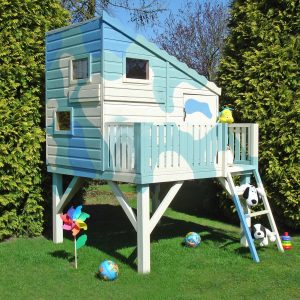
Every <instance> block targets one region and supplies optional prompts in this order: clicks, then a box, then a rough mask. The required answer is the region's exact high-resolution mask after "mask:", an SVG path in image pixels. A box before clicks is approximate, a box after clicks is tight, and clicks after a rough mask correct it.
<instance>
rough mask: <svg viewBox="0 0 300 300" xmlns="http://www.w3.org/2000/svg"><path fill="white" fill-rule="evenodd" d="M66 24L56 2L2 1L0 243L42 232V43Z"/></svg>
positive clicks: (66, 17) (0, 44)
mask: <svg viewBox="0 0 300 300" xmlns="http://www.w3.org/2000/svg"><path fill="white" fill-rule="evenodd" d="M68 18H69V17H68V13H67V12H66V11H65V10H63V9H62V8H61V6H60V4H59V2H58V1H53V0H45V1H34V0H31V1H30V0H19V1H13V0H7V1H6V0H0V240H2V239H4V238H7V237H10V236H23V235H28V236H34V235H38V234H40V233H41V231H42V221H43V198H42V186H41V177H42V176H41V164H42V161H41V150H42V142H43V141H44V131H43V130H42V127H44V120H42V119H41V115H42V114H41V112H42V105H43V102H44V96H43V94H44V91H43V86H44V68H45V67H44V39H45V31H47V30H49V29H52V28H56V27H60V26H63V25H65V24H66V21H67V20H68Z"/></svg>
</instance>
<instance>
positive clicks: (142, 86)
mask: <svg viewBox="0 0 300 300" xmlns="http://www.w3.org/2000/svg"><path fill="white" fill-rule="evenodd" d="M220 94H221V89H220V88H218V87H217V86H216V85H215V84H214V83H213V82H210V81H208V80H207V79H206V78H205V77H203V76H201V75H199V74H197V73H196V72H195V71H194V70H192V69H190V68H188V67H187V66H186V65H185V64H183V63H181V62H179V61H178V60H177V59H176V58H174V57H172V56H170V55H169V54H167V53H166V52H165V51H163V50H161V49H159V48H158V47H156V46H155V45H154V44H153V43H150V42H149V41H147V40H146V39H145V38H143V37H142V36H139V35H138V36H137V35H135V34H133V33H130V32H128V30H127V29H126V28H124V26H123V25H121V24H120V23H119V22H118V21H117V20H116V19H114V18H111V17H110V16H108V15H107V14H106V13H105V12H103V15H102V16H101V17H97V18H94V19H91V20H89V21H86V22H82V23H79V24H74V25H71V26H67V27H64V28H59V29H57V30H53V31H50V32H48V33H47V36H46V135H47V136H46V141H47V155H46V157H47V168H48V171H49V172H51V173H52V174H53V240H54V242H56V243H59V242H62V240H63V235H62V226H61V219H60V217H59V213H60V212H62V210H63V209H64V208H65V206H66V205H67V203H68V202H69V201H70V200H71V199H72V197H73V196H74V194H75V193H76V192H77V191H78V189H79V188H80V187H81V183H82V178H85V177H87V178H94V179H102V180H107V181H108V183H109V184H110V186H111V187H112V190H113V192H114V193H115V195H116V197H117V199H118V201H119V202H120V204H121V206H122V208H123V209H124V211H125V213H126V215H127V217H128V218H129V220H130V222H131V223H132V225H133V227H134V228H135V230H136V231H137V244H138V245H137V248H138V271H139V272H142V273H147V272H149V271H150V234H151V232H152V230H153V229H154V228H155V226H156V224H157V223H158V221H159V219H160V218H161V217H162V215H163V213H164V212H165V210H166V208H167V207H168V206H169V204H170V203H171V201H172V199H173V198H174V196H175V195H176V193H177V192H178V191H179V189H180V187H181V186H182V184H183V182H184V181H185V180H191V179H202V178H218V179H219V181H220V182H221V183H222V185H223V186H224V188H225V189H226V190H227V191H228V192H229V193H230V194H231V195H232V197H233V200H234V203H235V205H236V207H237V212H238V214H239V217H240V220H241V225H242V228H243V231H244V233H245V236H246V239H247V242H248V244H249V248H250V251H251V254H252V257H253V259H254V260H255V261H257V262H258V261H259V258H258V255H257V252H256V249H255V246H254V243H253V240H252V238H251V234H250V231H249V228H248V225H247V224H249V220H250V219H251V217H252V216H257V215H259V214H267V216H268V219H269V221H270V225H271V228H272V232H273V233H274V234H275V235H276V243H277V247H278V249H279V250H281V251H282V245H281V242H280V238H279V235H278V232H277V228H276V225H275V222H274V219H273V216H272V212H271V210H270V207H269V203H268V200H267V197H266V195H265V193H264V197H263V202H264V206H265V209H264V210H263V211H261V212H251V211H250V210H249V209H247V208H245V207H244V208H243V207H242V205H241V203H240V200H239V196H238V192H237V190H236V188H235V186H234V183H233V179H232V176H235V175H239V176H241V181H243V182H249V181H250V177H251V176H254V178H255V180H256V181H257V184H258V186H260V187H261V188H263V185H262V182H261V179H260V176H259V173H258V126H257V124H230V125H229V124H221V123H217V118H218V112H219V95H220ZM228 145H230V147H231V149H232V151H233V156H234V161H233V164H228V162H227V155H226V149H227V146H228ZM63 175H71V176H73V179H72V181H71V183H70V184H69V186H68V187H67V189H66V190H65V191H63V188H62V176H63ZM116 182H132V183H135V184H136V185H137V192H138V193H137V213H136V214H135V212H134V211H133V210H132V208H131V207H130V206H129V205H128V203H127V201H126V199H125V197H124V195H123V194H122V192H121V191H120V189H119V187H118V185H117V183H116ZM161 182H173V185H172V187H171V189H170V190H169V192H168V193H167V195H166V196H165V198H164V199H159V184H160V183H161ZM150 184H151V185H152V186H153V187H154V190H153V193H152V200H153V205H152V209H153V211H152V213H153V215H152V217H151V218H150V208H149V207H150V205H149V201H150Z"/></svg>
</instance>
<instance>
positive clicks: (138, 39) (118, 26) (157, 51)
mask: <svg viewBox="0 0 300 300" xmlns="http://www.w3.org/2000/svg"><path fill="white" fill-rule="evenodd" d="M98 19H102V21H103V22H105V23H107V24H108V25H110V26H111V27H113V28H114V29H116V30H118V31H119V32H121V33H122V34H124V35H125V36H127V37H129V38H130V39H132V40H133V41H135V42H136V43H138V44H140V45H141V46H143V47H144V48H146V49H148V50H149V51H151V52H153V53H154V54H155V55H157V56H159V57H161V58H162V59H164V60H166V61H168V62H169V63H171V64H172V65H173V66H175V67H176V68H178V69H179V70H181V71H182V72H184V73H186V74H187V75H189V76H190V77H192V78H193V79H194V80H196V81H197V82H199V83H200V84H202V85H204V86H205V87H207V88H208V89H210V90H211V91H212V92H214V93H216V94H217V95H221V88H219V87H217V86H216V84H215V83H213V82H211V81H208V80H207V79H206V77H205V76H203V75H200V74H198V73H197V72H196V71H195V70H194V69H191V68H189V67H188V66H187V65H186V64H185V63H182V62H180V61H179V60H178V59H177V58H175V57H174V56H172V55H170V54H168V53H167V52H166V51H165V50H162V49H160V48H158V47H157V46H156V45H155V44H154V43H152V42H149V41H148V40H147V39H146V38H145V37H144V36H143V35H140V34H138V35H137V34H135V33H133V32H130V30H128V28H126V29H125V27H124V25H123V24H122V23H121V22H120V21H119V20H118V19H116V18H113V17H111V16H109V15H108V14H107V13H106V12H105V11H103V13H102V16H99V17H95V18H93V19H90V20H87V21H84V22H81V23H76V24H73V25H69V26H66V27H62V28H58V29H54V30H51V31H48V32H47V33H46V35H50V34H55V33H58V32H61V31H64V30H66V29H69V28H74V27H77V26H80V25H82V24H84V23H88V22H91V21H94V20H98Z"/></svg>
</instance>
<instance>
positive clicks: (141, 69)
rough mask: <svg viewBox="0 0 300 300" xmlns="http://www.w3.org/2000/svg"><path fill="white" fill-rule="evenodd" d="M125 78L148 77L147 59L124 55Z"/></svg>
mask: <svg viewBox="0 0 300 300" xmlns="http://www.w3.org/2000/svg"><path fill="white" fill-rule="evenodd" d="M126 78H133V79H145V80H147V79H149V60H145V59H136V58H128V57H126Z"/></svg>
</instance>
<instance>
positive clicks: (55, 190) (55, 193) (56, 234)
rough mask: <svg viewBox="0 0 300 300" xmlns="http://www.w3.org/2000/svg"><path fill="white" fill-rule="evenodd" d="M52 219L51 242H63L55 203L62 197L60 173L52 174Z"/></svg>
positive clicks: (60, 223) (60, 222) (60, 221)
mask: <svg viewBox="0 0 300 300" xmlns="http://www.w3.org/2000/svg"><path fill="white" fill-rule="evenodd" d="M52 180H53V181H52V221H53V227H52V228H53V242H54V243H57V244H58V243H62V242H63V228H62V220H61V218H60V216H59V214H58V213H57V205H58V203H59V201H60V199H61V197H62V174H56V173H53V175H52Z"/></svg>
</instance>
